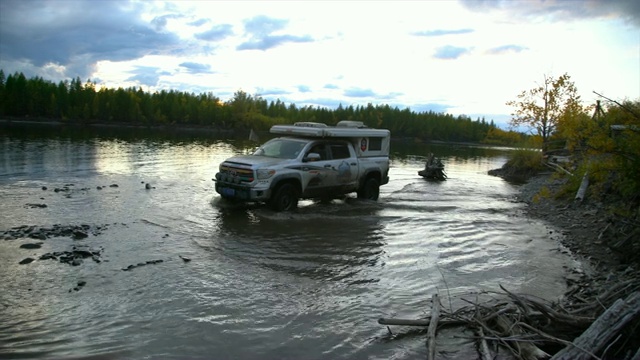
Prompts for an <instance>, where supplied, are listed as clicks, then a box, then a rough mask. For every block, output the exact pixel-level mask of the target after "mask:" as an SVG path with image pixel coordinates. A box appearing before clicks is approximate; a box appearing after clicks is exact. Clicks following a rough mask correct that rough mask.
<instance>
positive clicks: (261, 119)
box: [0, 70, 527, 145]
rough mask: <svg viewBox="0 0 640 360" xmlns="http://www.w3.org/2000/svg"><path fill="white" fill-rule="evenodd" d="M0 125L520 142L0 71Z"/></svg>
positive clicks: (384, 108)
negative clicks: (344, 128)
mask: <svg viewBox="0 0 640 360" xmlns="http://www.w3.org/2000/svg"><path fill="white" fill-rule="evenodd" d="M0 117H1V118H8V119H25V118H29V119H32V120H55V121H62V122H68V123H76V124H92V123H102V124H105V123H106V124H126V125H138V126H185V127H187V126H189V127H207V128H212V129H216V130H231V131H238V132H245V131H246V132H248V131H249V130H250V129H253V130H255V131H268V129H269V128H270V127H271V126H272V125H276V124H291V123H294V122H297V121H315V122H321V123H325V124H328V125H333V124H336V123H337V122H338V121H340V120H354V121H362V122H363V123H364V124H365V125H367V126H369V127H374V128H385V129H389V130H391V133H392V135H393V136H394V137H396V138H415V139H417V140H420V141H449V142H473V143H490V144H494V145H515V144H519V143H522V142H523V141H524V140H525V138H526V137H527V136H526V135H524V134H522V133H518V132H514V131H504V130H501V129H500V128H498V127H497V126H496V125H495V124H494V123H493V120H491V121H486V120H485V119H484V118H479V119H476V120H473V119H471V118H469V117H467V116H464V115H459V116H453V115H450V114H444V113H436V112H431V111H428V112H421V113H416V112H414V111H411V110H410V109H408V108H406V109H399V108H397V107H391V106H389V105H373V104H371V103H369V104H367V105H366V106H355V107H354V106H347V107H344V106H342V105H340V106H339V107H338V108H336V109H333V110H332V109H327V108H322V107H312V106H303V107H298V106H296V105H295V104H289V105H287V104H285V103H284V102H282V101H280V100H276V101H267V100H265V99H263V98H261V97H259V96H251V95H249V94H247V93H246V92H243V91H237V92H236V93H235V94H234V96H233V98H232V99H230V100H228V101H222V100H221V99H220V98H219V97H217V96H216V95H214V94H212V93H204V94H193V93H187V92H181V91H176V90H169V91H167V90H161V91H157V92H153V93H149V92H145V91H143V90H142V89H141V88H133V87H131V88H126V89H125V88H117V89H113V88H105V87H101V88H98V87H97V86H96V83H94V82H92V81H90V80H87V81H86V82H84V83H83V82H82V81H81V80H80V78H75V79H72V80H71V81H60V82H58V83H57V84H56V83H54V82H52V81H49V80H46V79H43V78H42V77H37V76H36V77H32V78H29V79H27V77H26V76H25V75H24V74H23V73H19V72H16V73H14V74H9V75H8V76H5V73H4V71H3V70H0Z"/></svg>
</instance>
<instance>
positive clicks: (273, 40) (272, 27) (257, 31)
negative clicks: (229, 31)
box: [237, 16, 313, 51]
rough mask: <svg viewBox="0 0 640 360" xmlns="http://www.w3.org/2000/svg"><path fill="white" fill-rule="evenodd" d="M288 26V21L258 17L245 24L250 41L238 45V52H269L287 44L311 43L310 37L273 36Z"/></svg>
mask: <svg viewBox="0 0 640 360" xmlns="http://www.w3.org/2000/svg"><path fill="white" fill-rule="evenodd" d="M287 24H288V20H282V19H274V18H270V17H267V16H256V17H254V18H252V19H249V20H246V21H245V22H244V29H245V31H246V32H247V34H248V35H249V40H248V41H246V42H244V43H242V44H240V45H238V47H237V50H263V51H264V50H268V49H271V48H275V47H277V46H280V45H282V44H286V43H304V42H311V41H313V38H312V37H311V36H309V35H303V36H297V35H288V34H285V35H272V33H274V32H276V31H279V30H282V29H284V28H285V27H286V25H287Z"/></svg>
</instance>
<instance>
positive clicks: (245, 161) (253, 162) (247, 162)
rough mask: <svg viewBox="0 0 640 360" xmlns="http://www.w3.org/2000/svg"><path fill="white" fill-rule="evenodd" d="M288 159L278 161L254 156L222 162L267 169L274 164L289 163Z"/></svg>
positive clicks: (243, 156) (233, 158)
mask: <svg viewBox="0 0 640 360" xmlns="http://www.w3.org/2000/svg"><path fill="white" fill-rule="evenodd" d="M291 161H292V160H290V159H278V158H272V157H268V156H256V155H240V156H234V157H231V158H229V159H227V160H225V161H224V162H223V164H225V165H231V166H233V165H235V166H238V165H239V166H250V167H251V168H253V169H257V168H262V167H268V166H271V165H276V164H284V163H288V162H291Z"/></svg>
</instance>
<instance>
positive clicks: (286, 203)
mask: <svg viewBox="0 0 640 360" xmlns="http://www.w3.org/2000/svg"><path fill="white" fill-rule="evenodd" d="M269 206H270V207H271V208H272V209H273V210H275V211H291V210H293V209H295V208H296V207H298V195H297V193H296V189H295V187H294V186H293V185H292V184H282V185H281V186H279V187H278V188H277V189H276V191H275V192H274V193H273V196H272V197H271V199H270V200H269Z"/></svg>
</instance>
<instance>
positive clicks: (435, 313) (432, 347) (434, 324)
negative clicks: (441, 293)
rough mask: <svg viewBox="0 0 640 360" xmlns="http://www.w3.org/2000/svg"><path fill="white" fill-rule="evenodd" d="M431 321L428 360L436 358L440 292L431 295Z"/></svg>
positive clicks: (428, 333) (428, 337)
mask: <svg viewBox="0 0 640 360" xmlns="http://www.w3.org/2000/svg"><path fill="white" fill-rule="evenodd" d="M431 302H432V303H433V304H431V322H430V323H429V329H428V330H427V350H428V351H429V352H428V353H427V360H434V359H435V358H436V330H437V328H438V318H439V317H440V300H439V299H438V294H433V296H432V297H431Z"/></svg>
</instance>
